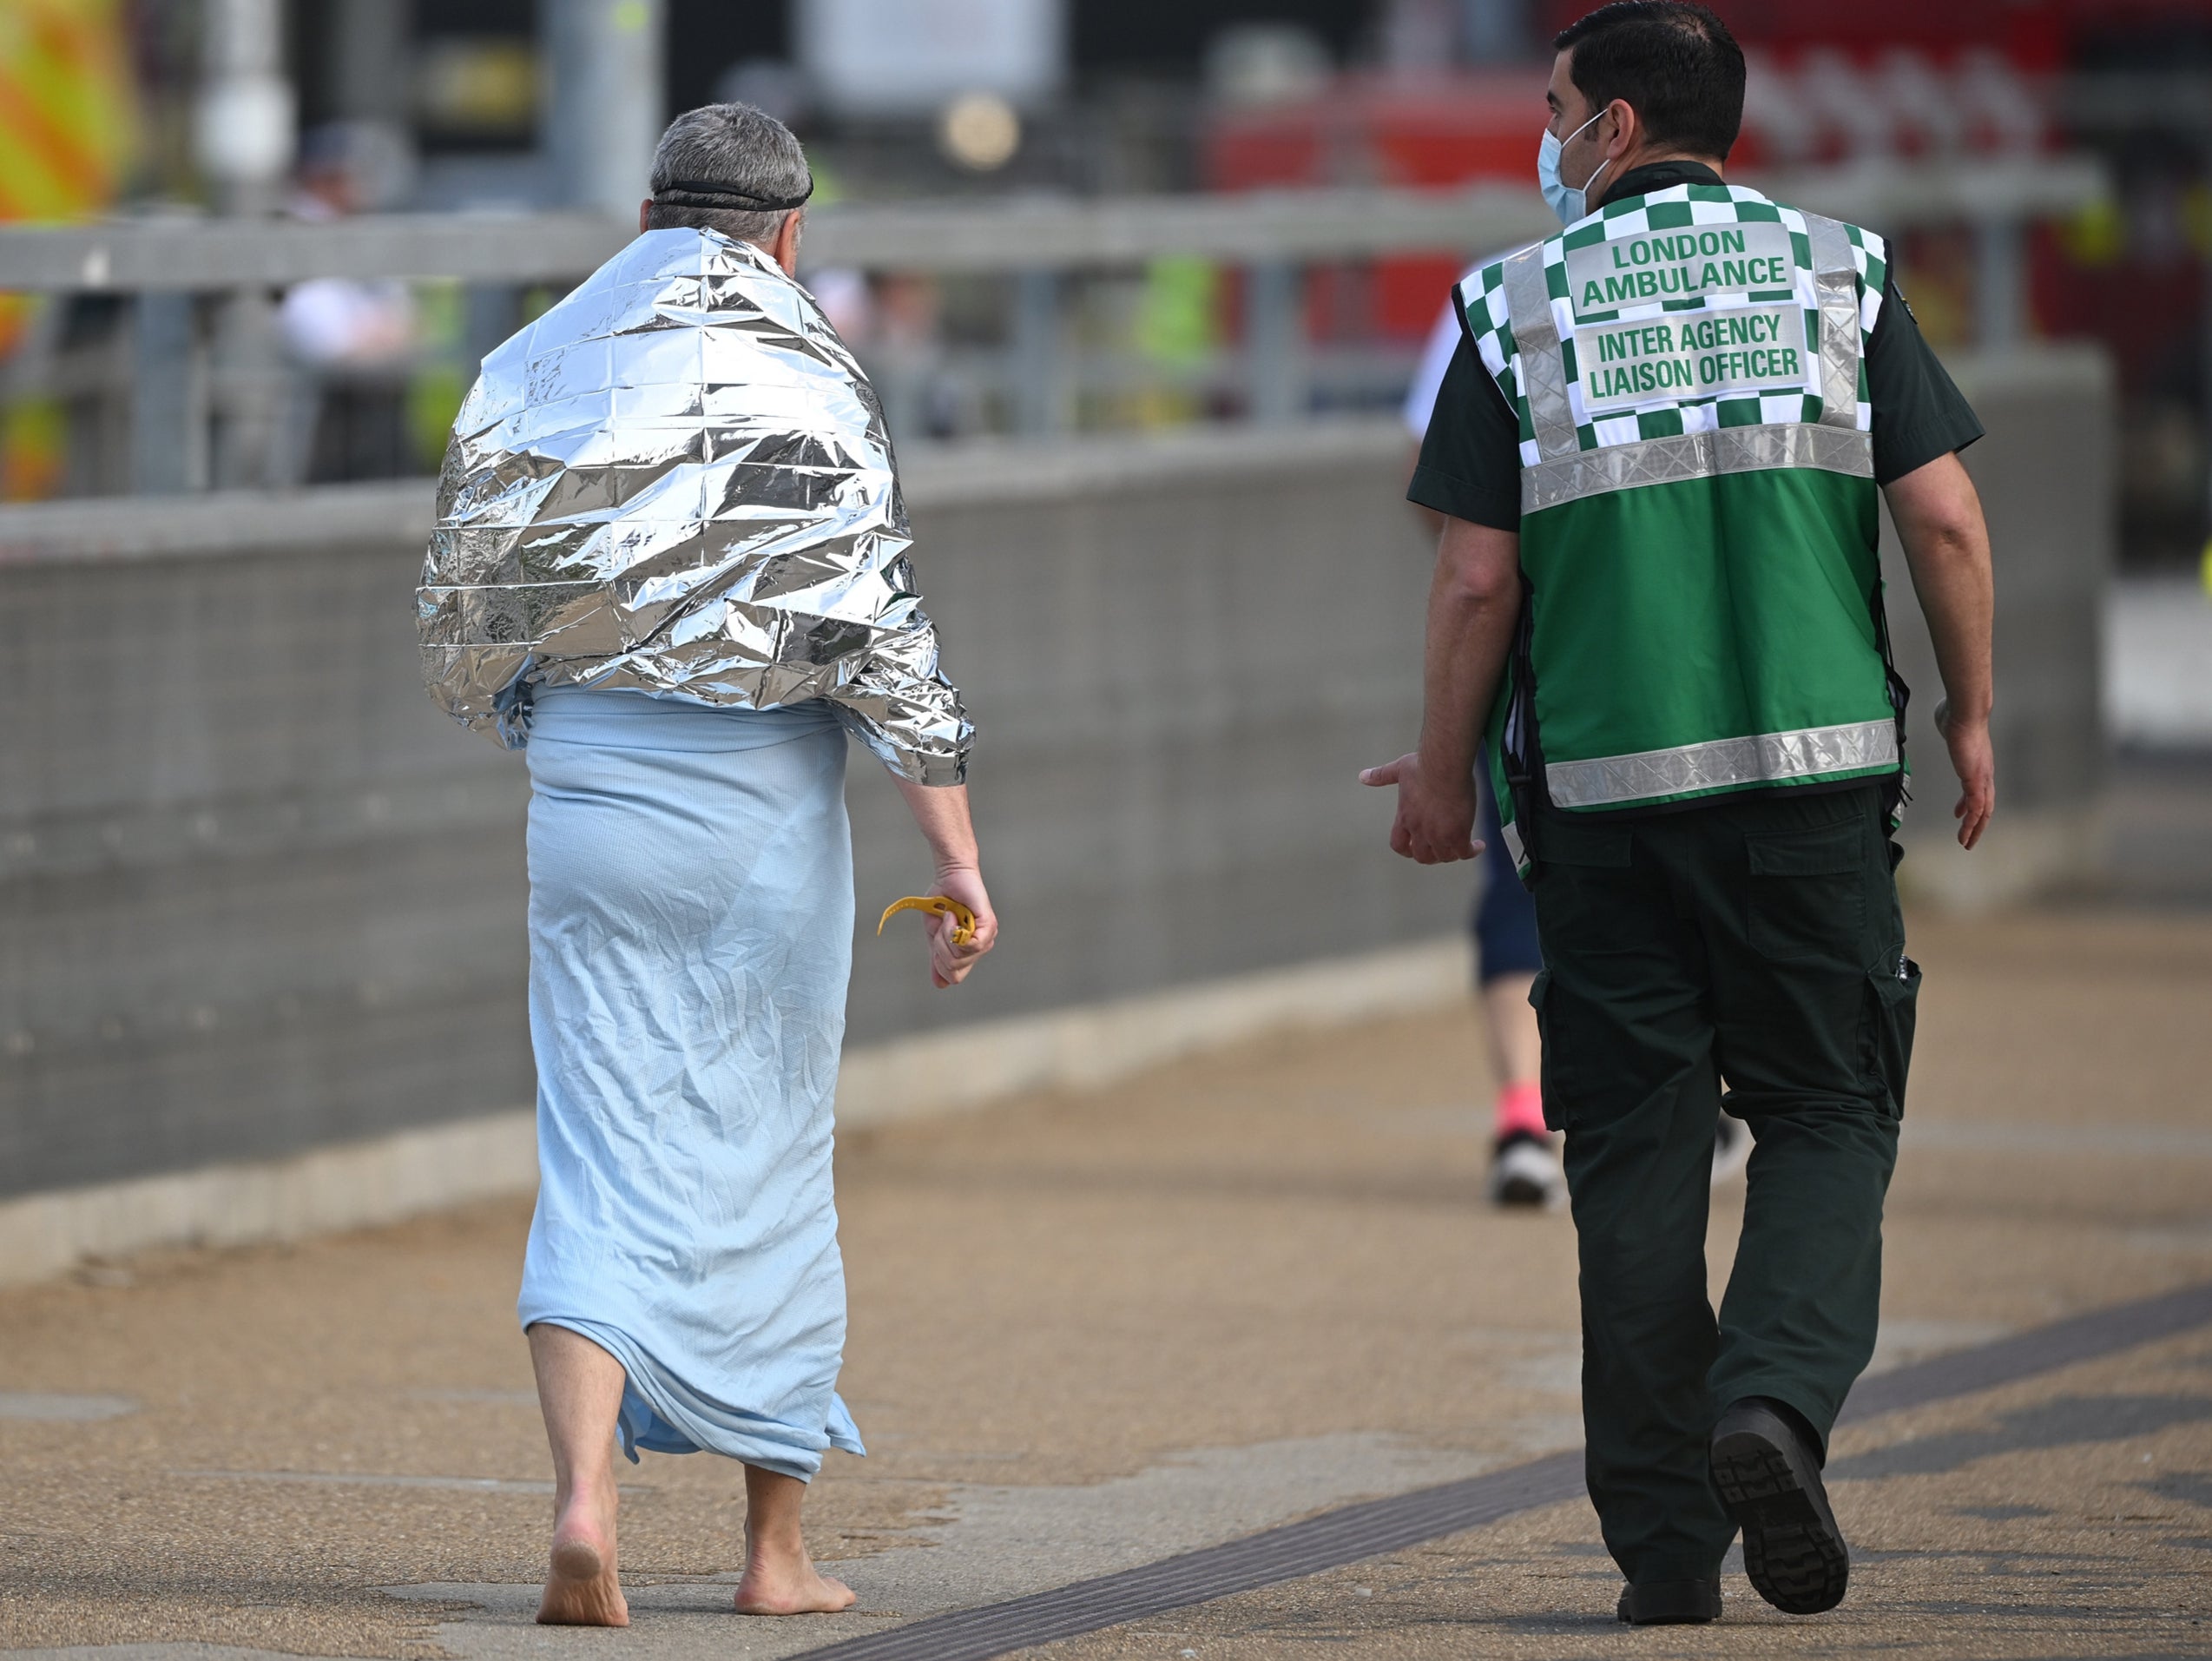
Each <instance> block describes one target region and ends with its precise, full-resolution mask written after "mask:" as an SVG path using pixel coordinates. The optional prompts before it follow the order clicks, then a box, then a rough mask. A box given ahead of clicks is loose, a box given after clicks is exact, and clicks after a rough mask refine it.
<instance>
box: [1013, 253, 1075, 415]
mask: <svg viewBox="0 0 2212 1661" xmlns="http://www.w3.org/2000/svg"><path fill="white" fill-rule="evenodd" d="M1066 425H1067V411H1066V402H1065V400H1064V399H1063V397H1062V396H1061V385H1060V274H1059V273H1057V272H1055V271H1024V272H1022V273H1021V274H1019V275H1017V277H1016V278H1015V279H1014V430H1015V431H1016V432H1022V433H1025V434H1029V435H1031V436H1036V435H1039V434H1043V433H1048V432H1060V431H1062V430H1063V428H1065V426H1066Z"/></svg>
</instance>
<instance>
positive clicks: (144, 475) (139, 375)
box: [130, 292, 207, 496]
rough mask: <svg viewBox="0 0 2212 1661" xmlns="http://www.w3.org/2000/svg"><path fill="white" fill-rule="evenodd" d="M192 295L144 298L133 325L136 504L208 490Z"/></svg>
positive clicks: (201, 366) (203, 379) (203, 388)
mask: <svg viewBox="0 0 2212 1661" xmlns="http://www.w3.org/2000/svg"><path fill="white" fill-rule="evenodd" d="M193 312H194V302H193V298H192V296H191V295H189V294H180V293H161V292H148V293H142V294H141V295H139V297H138V302H137V310H136V314H135V317H134V319H133V333H134V336H135V338H134V339H133V341H132V346H133V357H134V359H135V361H134V364H133V367H132V374H131V394H130V487H131V489H132V490H133V491H135V492H137V493H138V494H139V495H141V496H166V495H174V494H175V493H177V492H180V491H204V490H206V489H207V374H206V372H205V362H204V359H203V356H202V354H201V350H200V338H199V335H200V331H199V326H198V321H199V320H198V319H197V318H195V317H194V315H193Z"/></svg>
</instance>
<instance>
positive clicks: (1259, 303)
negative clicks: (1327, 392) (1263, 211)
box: [1244, 260, 1306, 426]
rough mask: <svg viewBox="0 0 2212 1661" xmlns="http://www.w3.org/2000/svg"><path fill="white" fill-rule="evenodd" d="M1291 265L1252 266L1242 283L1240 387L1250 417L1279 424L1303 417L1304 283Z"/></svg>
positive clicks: (1273, 262) (1274, 262)
mask: <svg viewBox="0 0 2212 1661" xmlns="http://www.w3.org/2000/svg"><path fill="white" fill-rule="evenodd" d="M1304 300H1305V284H1304V283H1303V282H1301V281H1300V271H1299V269H1298V267H1296V266H1294V265H1291V264H1289V263H1288V262H1287V261H1284V260H1267V261H1265V262H1263V263H1261V264H1259V265H1255V266H1254V267H1252V268H1251V270H1250V271H1249V272H1248V274H1247V276H1246V280H1245V301H1244V306H1245V317H1244V362H1245V384H1246V386H1247V388H1248V396H1249V397H1250V399H1251V400H1252V419H1254V421H1257V422H1259V423H1260V424H1261V425H1263V426H1284V425H1288V424H1289V423H1290V422H1293V421H1296V420H1299V419H1301V418H1302V417H1303V416H1304V415H1305V413H1306V320H1305V318H1304V316H1303V314H1302V313H1303V311H1304V305H1303V302H1304Z"/></svg>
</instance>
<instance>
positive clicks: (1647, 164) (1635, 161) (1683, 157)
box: [1601, 149, 1723, 205]
mask: <svg viewBox="0 0 2212 1661" xmlns="http://www.w3.org/2000/svg"><path fill="white" fill-rule="evenodd" d="M1669 164H1677V165H1680V166H1683V167H1692V168H1711V169H1712V171H1713V175H1714V176H1715V178H1719V177H1722V176H1723V175H1722V164H1721V163H1720V162H1718V161H1715V160H1714V159H1713V158H1712V157H1711V156H1709V155H1691V154H1689V152H1688V151H1687V150H1661V149H1654V150H1650V151H1648V152H1644V153H1641V154H1638V155H1629V156H1623V158H1622V161H1621V166H1620V169H1619V171H1618V172H1616V173H1615V174H1613V175H1611V178H1612V180H1613V181H1614V182H1612V183H1609V184H1608V185H1607V186H1606V188H1605V192H1604V195H1603V198H1602V202H1603V201H1612V200H1614V198H1615V196H1616V194H1617V193H1618V181H1622V180H1624V179H1626V178H1627V177H1628V176H1629V175H1630V174H1632V173H1634V172H1636V170H1637V169H1639V168H1659V167H1666V166H1669ZM1602 202H1601V205H1602Z"/></svg>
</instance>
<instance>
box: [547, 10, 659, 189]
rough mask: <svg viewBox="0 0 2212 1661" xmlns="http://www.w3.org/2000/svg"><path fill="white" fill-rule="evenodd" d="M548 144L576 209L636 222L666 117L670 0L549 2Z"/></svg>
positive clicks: (560, 181)
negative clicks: (666, 5)
mask: <svg viewBox="0 0 2212 1661" xmlns="http://www.w3.org/2000/svg"><path fill="white" fill-rule="evenodd" d="M539 15H540V17H541V18H542V20H543V23H542V28H543V36H542V39H543V49H544V54H545V59H546V69H547V76H546V79H547V82H548V83H549V85H550V88H551V96H550V97H549V98H548V99H547V100H546V101H545V116H544V122H543V133H542V142H543V145H544V148H545V153H546V155H547V156H548V157H549V158H550V160H551V161H552V164H553V175H554V179H555V181H556V186H555V188H556V190H557V191H558V192H559V193H560V194H561V198H562V200H563V201H564V202H565V203H566V204H567V205H568V206H569V207H572V208H594V209H596V210H597V211H599V212H601V213H603V214H620V215H622V217H624V218H629V219H634V218H635V216H636V214H637V205H638V203H639V202H640V201H643V200H644V197H645V193H646V184H647V175H649V174H650V173H651V171H652V168H653V147H654V145H655V144H656V143H658V142H660V137H661V129H662V124H663V120H664V111H663V109H662V105H663V103H664V102H665V100H666V96H667V95H666V93H665V92H664V90H663V88H662V52H661V38H662V0H541V10H540V13H539Z"/></svg>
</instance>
